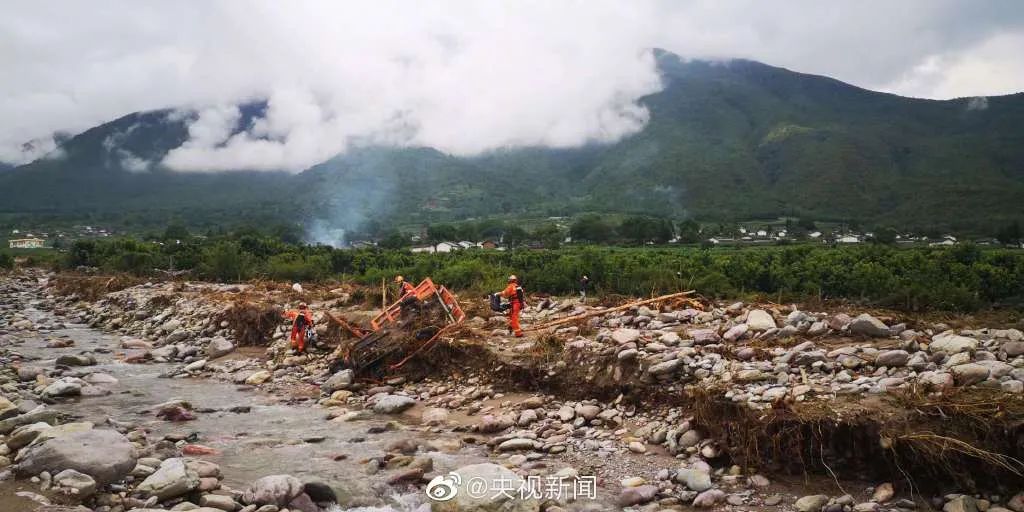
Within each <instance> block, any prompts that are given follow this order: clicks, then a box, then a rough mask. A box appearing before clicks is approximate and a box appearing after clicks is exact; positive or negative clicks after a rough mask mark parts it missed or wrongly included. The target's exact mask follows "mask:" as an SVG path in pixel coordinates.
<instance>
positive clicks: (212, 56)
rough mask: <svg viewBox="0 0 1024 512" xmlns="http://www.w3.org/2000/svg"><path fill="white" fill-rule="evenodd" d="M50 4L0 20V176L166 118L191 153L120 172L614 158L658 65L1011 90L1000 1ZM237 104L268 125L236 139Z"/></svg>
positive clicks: (907, 89)
mask: <svg viewBox="0 0 1024 512" xmlns="http://www.w3.org/2000/svg"><path fill="white" fill-rule="evenodd" d="M57 5H58V6H59V7H55V6H54V4H52V3H49V4H46V5H43V4H39V3H38V2H28V1H25V2H18V1H15V2H10V3H8V4H7V5H5V9H4V11H5V12H4V16H2V17H0V67H2V69H4V70H5V79H4V80H2V81H0V119H4V123H0V161H5V162H17V163H21V162H25V161H29V160H31V159H34V158H39V157H41V156H42V155H45V154H46V153H47V152H50V151H52V150H53V149H54V148H55V146H56V145H55V143H54V141H53V139H52V137H53V133H55V132H58V131H66V132H78V131H81V130H84V129H87V128H89V127H91V126H94V125H96V124H98V123H100V122H104V121H108V120H111V119H114V118H117V117H119V116H121V115H124V114H126V113H129V112H134V111H140V110H153V109H161V108H168V107H172V108H178V109H180V114H179V115H180V116H182V117H180V119H187V120H188V122H189V123H190V125H189V139H188V141H187V142H185V143H184V144H183V145H182V146H181V147H179V148H177V149H174V150H172V151H171V152H170V153H169V154H168V155H167V156H166V157H165V158H164V159H163V161H162V162H146V161H143V160H141V159H138V158H137V157H136V156H134V155H120V157H121V158H122V165H123V166H125V167H129V168H132V169H135V170H139V171H142V170H145V169H148V168H151V166H152V165H156V164H161V165H165V166H167V167H170V168H172V169H176V170H181V171H208V170H228V169H285V170H291V171H297V170H301V169H303V168H306V167H308V166H310V165H313V164H315V163H318V162H321V161H324V160H326V159H328V158H330V157H332V156H334V155H336V154H338V153H339V152H344V151H346V150H347V149H349V148H351V147H352V146H353V145H365V144H389V145H390V144H393V145H423V146H431V147H436V148H438V149H440V150H442V151H446V152H449V153H454V154H462V155H465V154H474V153H479V152H481V151H486V150H489V149H495V148H502V147H510V146H534V145H543V146H554V147H569V146H577V145H580V144H585V143H588V142H610V141H615V140H618V139H620V138H622V137H624V136H627V135H629V134H631V133H634V132H636V131H637V130H639V129H641V128H642V127H643V126H644V124H645V122H646V121H647V116H648V113H647V112H646V110H645V109H644V108H643V107H642V106H641V104H640V103H639V100H640V98H642V97H643V96H644V95H647V94H651V93H653V92H655V91H657V90H658V89H659V88H660V87H661V84H660V81H659V77H658V74H657V71H656V68H655V66H654V61H653V59H652V57H651V54H650V51H649V50H650V49H651V48H654V47H662V48H666V49H669V50H671V51H675V52H677V53H679V54H681V55H683V56H684V57H693V58H729V57H743V58H753V59H757V60H761V61H764V62H767V63H769V64H773V65H781V66H786V67H790V68H793V69H796V70H799V71H804V72H812V73H819V74H826V75H830V76H834V77H836V78H839V79H842V80H846V81H850V82H853V83H855V84H857V85H862V86H865V87H870V88H877V89H882V90H887V91H891V92H896V93H902V94H909V95H915V96H925V97H954V96H978V95H986V94H1000V93H1007V92H1013V91H1015V90H1019V89H1022V88H1024V70H1022V69H1021V67H1020V64H1019V58H1018V57H1017V52H1016V51H1015V50H1014V48H1015V47H1018V48H1019V46H1015V42H1018V41H1020V40H1021V37H1022V36H1021V34H1022V33H1024V32H1022V26H1024V9H1021V8H1020V6H1019V4H1018V3H1017V2H1015V1H1013V0H1008V1H1001V0H993V1H991V2H989V3H987V4H986V7H985V8H984V9H979V8H977V6H976V4H974V3H973V2H969V1H968V0H934V1H933V0H908V1H907V2H901V3H900V4H899V5H898V6H894V5H892V4H891V2H881V1H867V2H856V3H854V2H850V3H841V2H840V3H837V2H827V3H822V2H817V1H810V0H795V1H793V2H787V3H785V4H765V3H763V2H759V1H756V0H748V1H737V2H717V1H714V2H677V1H663V0H639V1H636V2H612V1H595V2H575V1H566V2H541V1H524V2H498V1H487V0H473V1H468V0H467V1H462V2H460V1H449V2H437V3H428V2H398V1H387V0H385V1H375V2H344V3H341V2H326V1H324V2H320V1H314V0H307V1H297V2H272V1H269V0H268V1H259V0H253V1H251V2H227V1H225V2H208V1H205V0H204V1H199V0H195V1H185V2H176V3H174V4H153V3H149V4H144V5H140V4H135V3H130V2H120V1H113V0H111V1H101V0H97V1H96V2H72V1H67V2H62V3H58V4H57ZM58 8H59V10H60V12H61V16H59V17H56V16H53V15H52V14H51V13H52V12H53V11H54V9H58ZM999 71H1003V72H1001V73H1000V72H999ZM251 102H265V103H266V109H265V111H264V112H263V113H262V114H261V115H260V116H258V117H257V118H255V119H251V120H250V119H246V120H245V121H246V122H245V123H244V124H245V125H244V126H241V124H242V121H243V119H244V116H243V114H242V112H241V111H240V110H239V106H240V105H243V104H246V103H251ZM25 141H33V143H32V144H25ZM133 159H134V160H133Z"/></svg>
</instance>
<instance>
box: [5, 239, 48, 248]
mask: <svg viewBox="0 0 1024 512" xmlns="http://www.w3.org/2000/svg"><path fill="white" fill-rule="evenodd" d="M7 242H8V244H9V245H10V247H11V249H42V248H43V239H42V238H12V239H10V240H8V241H7Z"/></svg>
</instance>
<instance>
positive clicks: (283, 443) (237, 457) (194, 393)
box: [0, 309, 485, 511]
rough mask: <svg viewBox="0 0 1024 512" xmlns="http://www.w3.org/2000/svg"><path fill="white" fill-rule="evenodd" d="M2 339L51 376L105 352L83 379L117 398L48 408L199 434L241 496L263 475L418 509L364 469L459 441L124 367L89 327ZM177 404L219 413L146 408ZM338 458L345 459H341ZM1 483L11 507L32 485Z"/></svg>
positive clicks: (453, 463)
mask: <svg viewBox="0 0 1024 512" xmlns="http://www.w3.org/2000/svg"><path fill="white" fill-rule="evenodd" d="M27 312H28V313H29V315H30V316H31V317H34V319H36V320H40V319H42V318H45V317H46V316H47V315H49V314H48V313H46V312H43V311H39V310H32V309H30V310H28V311H27ZM62 337H69V338H71V339H73V340H74V342H75V344H74V346H72V347H67V348H46V344H47V342H48V341H49V340H52V339H54V338H62ZM3 339H4V344H5V345H7V346H8V347H10V348H11V349H12V350H13V351H15V352H17V353H20V354H21V355H22V356H23V357H24V358H25V359H26V361H25V362H24V363H22V364H23V365H26V366H39V367H43V368H52V367H53V364H54V361H55V360H56V358H57V357H59V356H61V355H64V354H75V353H80V352H84V351H87V350H88V351H92V350H96V349H107V350H109V351H110V352H109V353H95V354H94V355H95V357H96V358H97V360H98V362H99V364H98V365H96V366H91V367H86V368H81V372H80V373H82V374H85V373H94V372H102V373H107V374H109V375H111V376H113V377H115V378H116V379H117V380H118V383H117V384H108V385H101V387H104V388H106V389H109V390H110V391H111V392H112V394H110V395H107V396H101V397H81V398H75V399H69V400H62V401H61V402H60V403H58V404H56V405H53V406H52V407H54V408H55V409H57V410H60V411H62V412H65V413H68V414H69V415H72V416H73V417H75V420H76V421H91V422H93V423H95V424H96V425H97V426H98V427H100V428H110V427H109V426H104V425H105V424H106V423H107V419H108V418H111V419H113V420H115V421H118V422H125V423H131V424H136V425H139V426H140V427H143V428H145V429H146V430H148V431H149V432H150V436H149V437H150V439H151V440H156V439H160V438H161V437H162V436H164V435H167V434H171V433H176V434H191V433H195V434H196V435H197V436H198V439H196V441H195V442H196V443H198V444H202V445H205V446H209V447H212V448H214V449H216V450H217V451H218V453H217V454H215V455H203V456H199V457H198V458H203V459H206V460H210V461H212V462H215V463H217V464H220V466H221V469H222V472H223V474H224V481H223V483H224V484H226V485H228V486H230V487H232V488H236V489H244V488H245V487H246V486H247V485H248V483H249V482H251V481H253V480H255V479H257V478H259V477H261V476H265V475H272V474H291V475H294V476H296V477H297V478H299V479H300V480H303V481H311V480H318V481H322V482H324V483H327V484H328V485H330V486H331V487H333V488H334V489H335V492H336V493H338V496H339V499H340V501H341V502H342V503H345V504H348V505H349V506H373V507H377V506H381V505H390V506H393V507H394V508H398V509H407V508H414V507H415V506H416V504H418V503H420V502H422V500H420V499H419V496H420V492H419V491H416V490H410V492H411V493H413V494H412V495H411V496H402V495H400V494H398V493H396V491H395V490H394V489H392V488H391V487H390V486H387V485H386V484H384V483H383V475H376V476H373V477H371V476H368V475H367V474H366V472H365V470H364V465H363V464H360V463H359V461H360V460H364V459H367V458H370V457H375V456H380V455H383V454H384V449H385V447H386V446H387V445H388V444H389V443H391V442H393V441H396V440H399V439H407V438H415V439H418V440H421V441H429V440H433V439H437V438H439V437H444V438H445V440H449V441H452V440H455V439H457V437H454V436H452V435H450V434H445V435H435V434H432V433H429V432H423V431H421V430H419V429H418V428H416V427H415V426H414V425H412V423H414V419H413V418H412V417H408V416H407V417H400V418H397V419H398V420H399V421H400V422H402V423H403V424H404V425H405V426H406V427H407V428H409V429H412V428H415V429H416V430H409V429H406V428H403V429H399V430H390V431H385V432H383V433H379V434H368V433H367V429H369V428H370V427H381V426H384V425H385V424H387V423H388V422H389V421H391V420H394V419H396V418H394V417H384V416H379V415H377V416H374V417H372V418H371V419H368V420H365V421H354V422H344V423H337V422H330V421H326V420H325V415H326V410H325V409H323V408H321V407H318V406H314V405H303V404H299V405H294V404H284V403H280V402H278V400H277V399H276V398H275V397H273V396H270V395H268V394H266V393H262V392H260V391H258V390H254V389H251V388H239V387H238V386H235V385H233V384H231V383H227V382H222V381H215V380H207V379H166V378H159V377H158V376H159V375H161V374H162V373H165V372H166V371H168V370H170V369H171V368H173V367H174V366H175V365H171V364H126V363H123V362H120V361H118V360H117V359H116V353H117V352H118V351H119V348H118V347H119V336H113V335H109V334H105V333H103V332H100V331H98V330H95V329H91V328H88V327H86V326H81V325H68V326H67V328H65V329H58V330H54V331H49V332H36V333H19V334H10V335H7V336H5V337H4V338H3ZM177 399H181V400H186V401H188V402H190V403H191V404H192V405H193V407H194V408H196V409H199V410H202V409H204V408H211V409H220V410H218V411H217V412H208V413H196V419H195V420H194V421H187V422H180V423H171V422H167V421H164V420H160V419H157V418H156V417H155V416H154V414H153V411H151V410H150V409H151V408H153V406H155V405H157V404H160V403H163V402H166V401H170V400H177ZM235 406H250V407H251V410H250V412H248V413H232V412H228V411H227V409H229V408H231V407H235ZM321 438H322V439H321ZM304 440H309V441H310V442H306V441H304ZM428 455H430V456H431V457H432V458H433V459H434V469H435V471H448V470H450V469H454V468H456V467H459V466H461V465H464V464H469V463H473V462H479V461H481V460H484V459H485V456H484V454H483V452H482V451H481V449H480V448H477V447H473V446H468V447H464V448H462V449H459V450H457V451H456V452H455V453H441V452H428ZM341 456H347V457H346V458H344V459H343V460H335V458H340V457H341ZM2 485H3V487H2V488H0V495H6V496H8V499H10V495H11V494H13V490H14V488H15V487H22V488H24V487H26V484H25V483H24V482H17V483H11V482H5V483H3V484H2ZM28 487H31V486H30V485H28ZM9 506H13V503H12V502H5V501H4V500H3V498H2V497H0V510H4V511H6V510H19V509H17V508H7V507H9ZM388 508H391V507H388ZM29 510H31V508H29Z"/></svg>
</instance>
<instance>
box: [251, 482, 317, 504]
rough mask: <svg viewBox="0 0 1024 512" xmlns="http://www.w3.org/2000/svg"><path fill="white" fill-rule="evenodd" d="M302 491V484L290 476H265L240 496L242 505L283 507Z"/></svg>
mask: <svg viewBox="0 0 1024 512" xmlns="http://www.w3.org/2000/svg"><path fill="white" fill-rule="evenodd" d="M302 489H303V487H302V482H300V481H299V479H298V478H295V477H293V476H291V475H270V476H265V477H263V478H260V479H257V480H256V481H255V482H253V483H252V485H251V486H249V489H247V490H246V491H245V493H243V494H242V503H245V504H247V505H276V506H278V507H283V506H285V505H287V504H288V503H290V502H291V501H292V500H293V499H295V498H296V497H297V496H298V495H299V494H302Z"/></svg>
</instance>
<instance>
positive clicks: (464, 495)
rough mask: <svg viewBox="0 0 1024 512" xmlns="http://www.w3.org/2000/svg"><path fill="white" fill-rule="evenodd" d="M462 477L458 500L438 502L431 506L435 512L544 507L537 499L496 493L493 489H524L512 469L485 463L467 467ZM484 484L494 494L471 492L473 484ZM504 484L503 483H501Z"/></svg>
mask: <svg viewBox="0 0 1024 512" xmlns="http://www.w3.org/2000/svg"><path fill="white" fill-rule="evenodd" d="M454 473H455V474H456V475H458V480H457V481H458V482H459V483H458V484H457V485H456V486H455V487H456V492H455V496H454V497H453V498H451V499H450V500H448V501H434V502H432V503H431V504H430V509H431V511H432V512H538V511H539V510H540V503H539V502H538V501H537V500H536V499H533V498H529V499H520V497H519V494H518V492H510V493H508V494H509V495H511V497H509V495H506V494H503V493H500V492H499V493H495V492H493V489H499V488H505V489H507V488H509V487H511V488H512V489H519V488H520V487H522V486H523V485H524V482H523V479H522V478H520V477H519V475H517V474H515V473H513V472H512V471H510V470H509V469H507V468H505V467H503V466H499V465H497V464H491V463H484V464H473V465H470V466H463V467H461V468H459V469H457V470H455V471H454ZM481 481H482V482H484V484H485V485H484V487H485V488H487V489H492V491H489V492H484V493H481V492H479V490H478V489H477V488H475V487H474V488H473V489H472V490H473V492H470V491H471V487H470V486H471V484H470V482H473V485H474V486H475V485H478V482H481ZM499 482H500V483H499ZM499 485H502V486H503V487H499Z"/></svg>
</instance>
